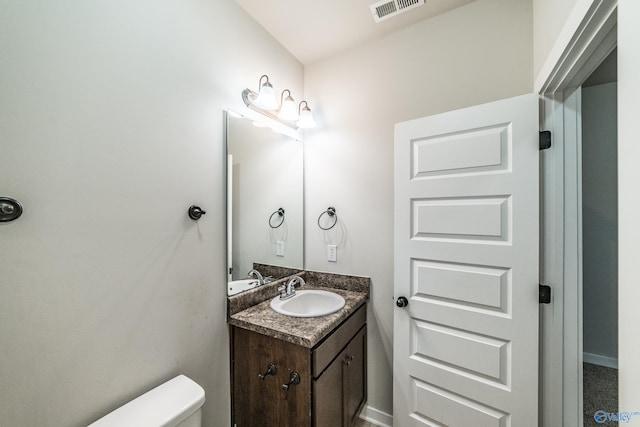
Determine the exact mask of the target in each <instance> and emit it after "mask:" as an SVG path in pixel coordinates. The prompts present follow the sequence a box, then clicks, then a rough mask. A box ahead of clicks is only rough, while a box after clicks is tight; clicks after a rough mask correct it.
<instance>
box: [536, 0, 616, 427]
mask: <svg viewBox="0 0 640 427" xmlns="http://www.w3.org/2000/svg"><path fill="white" fill-rule="evenodd" d="M616 24H617V1H616V0H613V1H610V0H588V1H578V3H577V4H576V6H575V8H574V10H573V11H572V13H571V15H570V17H569V19H568V20H567V23H566V25H565V27H564V28H563V30H562V32H561V34H560V36H559V37H558V39H557V42H556V45H555V46H554V48H553V50H552V52H551V54H550V55H549V57H548V58H547V61H546V62H545V64H544V66H543V68H542V71H541V72H540V74H539V75H538V77H537V79H536V82H535V90H536V91H538V93H540V94H541V95H543V98H544V99H543V102H542V105H541V109H542V111H541V114H540V117H541V128H542V129H545V130H550V131H551V132H552V140H553V146H552V148H551V149H550V150H548V151H547V152H545V153H543V154H542V159H541V168H542V171H541V180H542V185H541V188H542V194H541V200H542V206H543V212H541V218H542V223H543V225H542V233H541V242H540V244H541V254H542V257H541V273H540V277H541V280H542V282H543V283H546V284H548V285H550V286H551V287H552V290H553V301H552V305H551V306H548V307H541V313H540V321H541V325H540V330H541V338H540V346H541V353H540V354H541V377H540V378H541V384H540V390H541V397H542V398H541V407H540V420H541V425H542V426H543V427H553V426H557V425H559V424H561V425H563V426H565V427H580V426H582V423H583V421H582V393H581V392H582V374H581V369H579V367H581V366H582V293H581V292H582V286H581V280H582V275H581V272H582V266H581V264H580V260H581V256H580V252H579V251H580V250H581V246H582V244H581V241H580V239H581V231H580V230H581V218H580V213H581V209H580V203H581V200H580V181H581V177H580V174H581V170H580V168H579V165H580V157H579V151H580V150H579V147H580V129H581V123H580V114H579V106H580V91H579V90H576V88H578V87H579V86H580V85H581V84H582V83H583V82H584V80H585V79H586V78H587V77H588V76H589V75H590V74H591V73H592V72H593V70H595V69H596V68H597V67H598V65H600V63H601V62H602V61H603V60H604V59H605V58H606V57H607V55H608V54H609V53H610V52H611V51H612V50H613V49H614V48H615V47H616V44H617V25H616ZM545 189H546V190H548V191H545ZM559 379H561V380H559ZM559 420H562V422H561V423H559Z"/></svg>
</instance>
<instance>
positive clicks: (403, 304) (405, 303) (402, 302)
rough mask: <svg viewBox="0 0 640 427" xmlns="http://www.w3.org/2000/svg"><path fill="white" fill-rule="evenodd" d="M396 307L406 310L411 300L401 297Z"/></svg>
mask: <svg viewBox="0 0 640 427" xmlns="http://www.w3.org/2000/svg"><path fill="white" fill-rule="evenodd" d="M396 305H397V306H398V307H400V308H404V307H406V306H408V305H409V300H408V299H406V298H405V297H400V298H398V299H397V300H396Z"/></svg>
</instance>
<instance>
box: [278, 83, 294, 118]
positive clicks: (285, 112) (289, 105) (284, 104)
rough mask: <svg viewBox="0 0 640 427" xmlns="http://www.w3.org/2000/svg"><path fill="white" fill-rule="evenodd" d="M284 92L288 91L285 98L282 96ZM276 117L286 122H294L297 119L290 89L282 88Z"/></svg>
mask: <svg viewBox="0 0 640 427" xmlns="http://www.w3.org/2000/svg"><path fill="white" fill-rule="evenodd" d="M285 92H287V93H288V95H287V97H286V98H285V97H284V93H285ZM278 117H279V118H281V119H282V120H286V121H288V122H295V121H296V120H298V109H297V108H296V103H295V102H294V101H293V97H292V96H291V91H290V90H289V89H285V90H283V91H282V94H281V95H280V111H278Z"/></svg>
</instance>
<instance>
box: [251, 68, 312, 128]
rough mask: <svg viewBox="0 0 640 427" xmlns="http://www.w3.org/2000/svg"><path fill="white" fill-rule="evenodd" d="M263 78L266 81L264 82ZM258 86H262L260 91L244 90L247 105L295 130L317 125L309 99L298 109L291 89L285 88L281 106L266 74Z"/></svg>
mask: <svg viewBox="0 0 640 427" xmlns="http://www.w3.org/2000/svg"><path fill="white" fill-rule="evenodd" d="M263 80H265V81H264V82H263ZM258 86H259V87H260V89H259V93H255V92H254V91H252V90H251V89H245V90H243V91H242V100H243V101H244V104H245V105H246V106H247V107H249V108H251V109H252V110H254V111H257V112H258V113H260V114H262V115H263V116H266V117H268V118H269V119H271V120H275V121H276V122H278V123H280V124H282V125H285V126H286V127H288V128H291V129H293V130H297V129H298V128H301V129H309V128H312V127H315V126H316V122H315V121H314V120H313V116H312V115H311V109H310V108H309V105H308V104H307V101H302V102H301V103H300V105H298V108H297V109H296V104H295V101H294V100H293V96H291V91H290V90H289V89H285V90H283V91H282V94H281V95H280V101H281V102H282V106H280V107H279V106H278V102H277V100H276V98H275V92H274V90H273V86H272V85H271V82H269V77H268V76H267V75H266V74H265V75H263V76H262V77H260V80H259V81H258ZM285 93H286V96H285ZM302 104H304V106H303V105H302ZM276 110H277V113H276Z"/></svg>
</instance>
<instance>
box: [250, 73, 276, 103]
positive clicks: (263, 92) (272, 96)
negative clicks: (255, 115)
mask: <svg viewBox="0 0 640 427" xmlns="http://www.w3.org/2000/svg"><path fill="white" fill-rule="evenodd" d="M262 79H266V81H265V82H264V83H262ZM252 102H253V104H254V105H255V106H256V107H258V108H262V109H263V110H267V111H274V110H277V109H278V101H277V100H276V93H275V91H274V90H273V86H272V85H271V83H270V82H269V76H267V75H266V74H264V75H263V76H262V77H260V80H259V81H258V96H256V97H255V99H254V100H253V101H252Z"/></svg>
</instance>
